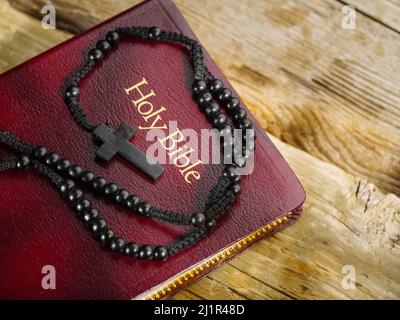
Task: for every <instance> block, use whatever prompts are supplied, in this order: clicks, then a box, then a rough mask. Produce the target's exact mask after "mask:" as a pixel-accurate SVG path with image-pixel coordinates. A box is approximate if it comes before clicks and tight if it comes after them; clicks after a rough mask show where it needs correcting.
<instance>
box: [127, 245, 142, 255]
mask: <svg viewBox="0 0 400 320" xmlns="http://www.w3.org/2000/svg"><path fill="white" fill-rule="evenodd" d="M139 249H140V246H139V245H138V244H137V243H135V242H130V243H128V244H127V245H126V246H125V249H124V254H125V255H126V256H128V257H137V256H138V254H139Z"/></svg>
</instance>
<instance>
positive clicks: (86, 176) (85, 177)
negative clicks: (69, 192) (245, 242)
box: [81, 171, 95, 183]
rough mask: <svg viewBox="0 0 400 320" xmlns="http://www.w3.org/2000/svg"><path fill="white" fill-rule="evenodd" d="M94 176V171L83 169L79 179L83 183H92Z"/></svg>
mask: <svg viewBox="0 0 400 320" xmlns="http://www.w3.org/2000/svg"><path fill="white" fill-rule="evenodd" d="M94 178H95V175H94V173H93V172H90V171H85V172H83V173H82V175H81V180H82V182H84V183H92V182H93V180H94Z"/></svg>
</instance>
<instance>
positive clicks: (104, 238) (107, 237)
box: [98, 228, 115, 244]
mask: <svg viewBox="0 0 400 320" xmlns="http://www.w3.org/2000/svg"><path fill="white" fill-rule="evenodd" d="M114 236H115V233H114V231H112V230H111V229H107V228H105V229H102V230H100V232H99V233H98V238H99V240H100V242H101V243H103V244H107V243H110V242H111V241H112V240H113V239H114Z"/></svg>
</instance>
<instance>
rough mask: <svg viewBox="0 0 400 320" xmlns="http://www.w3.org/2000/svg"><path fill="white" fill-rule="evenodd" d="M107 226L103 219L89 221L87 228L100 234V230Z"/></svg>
mask: <svg viewBox="0 0 400 320" xmlns="http://www.w3.org/2000/svg"><path fill="white" fill-rule="evenodd" d="M106 226H107V223H106V222H105V221H104V220H103V219H98V220H96V219H92V220H90V221H89V223H88V225H87V227H88V228H89V229H90V231H92V232H93V233H98V232H99V231H100V230H102V229H104V228H105V227H106Z"/></svg>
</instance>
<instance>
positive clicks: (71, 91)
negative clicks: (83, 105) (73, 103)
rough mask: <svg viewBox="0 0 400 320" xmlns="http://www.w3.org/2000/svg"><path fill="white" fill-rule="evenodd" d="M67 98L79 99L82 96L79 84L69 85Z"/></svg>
mask: <svg viewBox="0 0 400 320" xmlns="http://www.w3.org/2000/svg"><path fill="white" fill-rule="evenodd" d="M65 96H66V97H67V99H77V98H79V96H80V90H79V88H78V87H77V86H71V87H68V88H67V90H66V91H65Z"/></svg>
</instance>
